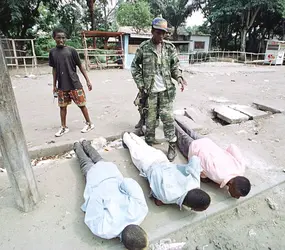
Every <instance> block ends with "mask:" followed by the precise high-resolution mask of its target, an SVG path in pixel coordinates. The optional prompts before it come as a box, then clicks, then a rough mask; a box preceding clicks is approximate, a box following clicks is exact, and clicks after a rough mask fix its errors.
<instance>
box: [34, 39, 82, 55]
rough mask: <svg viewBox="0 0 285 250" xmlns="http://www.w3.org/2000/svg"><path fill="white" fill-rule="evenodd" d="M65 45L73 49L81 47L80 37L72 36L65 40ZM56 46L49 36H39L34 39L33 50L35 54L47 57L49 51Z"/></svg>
mask: <svg viewBox="0 0 285 250" xmlns="http://www.w3.org/2000/svg"><path fill="white" fill-rule="evenodd" d="M66 45H67V46H70V47H74V48H75V49H82V43H81V39H80V38H79V37H73V38H71V39H68V40H67V41H66ZM55 46H56V43H55V41H54V40H53V38H51V37H39V38H37V39H36V41H35V52H36V55H37V56H41V57H48V55H49V51H50V50H51V49H52V48H54V47H55Z"/></svg>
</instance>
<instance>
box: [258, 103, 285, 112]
mask: <svg viewBox="0 0 285 250" xmlns="http://www.w3.org/2000/svg"><path fill="white" fill-rule="evenodd" d="M253 105H255V106H256V107H257V109H259V110H262V111H268V112H272V113H273V114H276V113H284V112H285V102H280V101H274V102H273V101H268V100H266V101H256V102H253Z"/></svg>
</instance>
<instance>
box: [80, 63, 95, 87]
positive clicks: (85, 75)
mask: <svg viewBox="0 0 285 250" xmlns="http://www.w3.org/2000/svg"><path fill="white" fill-rule="evenodd" d="M78 67H79V69H80V71H81V73H82V75H83V76H84V78H85V80H86V84H87V87H88V90H89V91H91V90H92V84H91V82H90V80H89V78H88V75H87V72H86V70H85V69H84V67H83V65H82V64H80V65H79V66H78Z"/></svg>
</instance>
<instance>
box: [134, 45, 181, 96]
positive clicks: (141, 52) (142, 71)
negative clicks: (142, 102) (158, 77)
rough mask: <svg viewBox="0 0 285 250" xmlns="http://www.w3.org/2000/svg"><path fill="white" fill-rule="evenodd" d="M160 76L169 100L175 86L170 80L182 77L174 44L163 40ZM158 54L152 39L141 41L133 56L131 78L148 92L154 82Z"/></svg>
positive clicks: (173, 93) (173, 94) (174, 91)
mask: <svg viewBox="0 0 285 250" xmlns="http://www.w3.org/2000/svg"><path fill="white" fill-rule="evenodd" d="M161 57H162V59H161V64H162V65H161V68H162V70H161V71H162V77H163V79H164V84H165V86H166V89H167V91H168V96H169V98H170V99H171V100H173V99H174V97H175V93H176V88H175V85H174V83H173V81H172V78H173V79H174V80H176V81H177V80H178V78H179V77H182V73H181V71H180V70H179V59H178V55H177V51H176V48H175V46H174V45H173V44H172V43H170V42H169V41H163V45H162V56H161ZM157 60H158V56H157V54H156V51H155V45H154V44H153V42H152V40H148V41H145V42H143V43H142V44H141V45H140V46H139V48H138V49H137V52H136V55H135V58H134V60H133V62H132V66H131V71H132V75H133V78H134V80H135V82H136V84H137V86H138V88H139V89H141V88H144V89H145V90H146V91H147V92H148V93H150V92H151V90H152V87H153V84H154V76H155V74H156V72H157V67H158V63H157Z"/></svg>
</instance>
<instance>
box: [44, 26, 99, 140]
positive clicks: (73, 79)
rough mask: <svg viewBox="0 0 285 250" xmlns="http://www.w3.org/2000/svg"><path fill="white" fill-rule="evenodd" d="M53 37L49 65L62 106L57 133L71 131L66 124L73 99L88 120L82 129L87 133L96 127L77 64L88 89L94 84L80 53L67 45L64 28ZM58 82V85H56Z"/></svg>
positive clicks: (55, 91)
mask: <svg viewBox="0 0 285 250" xmlns="http://www.w3.org/2000/svg"><path fill="white" fill-rule="evenodd" d="M53 38H54V40H55V42H56V47H55V48H53V49H51V51H50V53H49V66H51V67H52V74H53V93H54V94H56V93H57V96H58V105H59V107H60V118H61V129H60V130H59V131H58V132H57V133H56V134H55V136H56V137H60V136H62V135H64V134H66V133H67V132H69V129H68V127H67V126H66V114H67V106H68V105H69V104H71V101H73V102H74V103H75V104H76V105H77V106H78V107H79V108H80V109H81V111H82V114H83V116H84V118H85V121H86V126H85V127H84V128H83V129H82V130H81V132H82V133H87V132H89V131H90V130H92V129H94V124H93V123H92V122H91V121H90V118H89V114H88V110H87V108H86V106H85V105H86V97H85V93H84V90H83V87H82V84H81V82H80V80H79V77H78V75H77V73H76V66H78V68H79V69H80V71H81V73H82V74H83V76H84V78H85V79H86V83H87V87H88V90H89V91H91V90H92V84H91V82H90V80H89V78H88V76H87V73H86V71H85V69H84V68H83V66H82V64H81V61H80V58H79V55H78V53H77V51H76V50H75V49H74V48H71V47H67V46H65V41H66V33H65V31H64V30H62V29H55V30H54V31H53ZM56 83H58V86H56Z"/></svg>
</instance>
